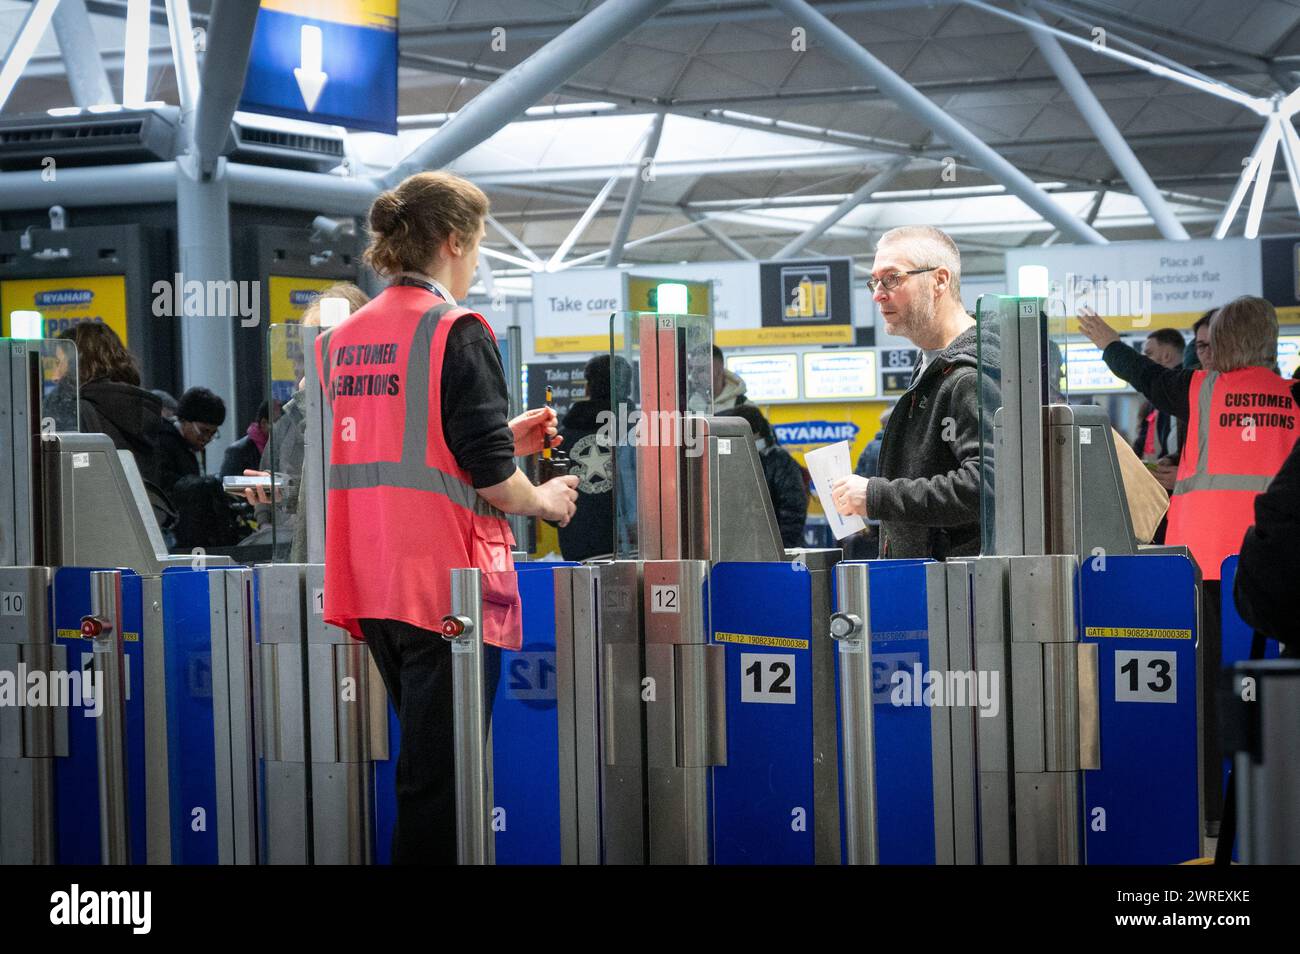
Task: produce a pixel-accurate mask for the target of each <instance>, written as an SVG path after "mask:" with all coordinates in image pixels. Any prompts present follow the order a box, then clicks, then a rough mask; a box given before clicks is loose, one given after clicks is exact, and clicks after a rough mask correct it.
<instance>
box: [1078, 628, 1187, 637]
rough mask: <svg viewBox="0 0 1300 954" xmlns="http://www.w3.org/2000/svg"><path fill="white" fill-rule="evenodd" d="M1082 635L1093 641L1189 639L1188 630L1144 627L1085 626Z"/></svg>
mask: <svg viewBox="0 0 1300 954" xmlns="http://www.w3.org/2000/svg"><path fill="white" fill-rule="evenodd" d="M1083 634H1084V635H1085V636H1089V637H1092V638H1094V639H1104V638H1106V637H1116V638H1119V639H1191V638H1192V631H1191V630H1190V629H1148V628H1146V627H1145V626H1087V627H1085V628H1084V631H1083Z"/></svg>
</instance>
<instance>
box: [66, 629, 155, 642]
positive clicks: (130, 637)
mask: <svg viewBox="0 0 1300 954" xmlns="http://www.w3.org/2000/svg"><path fill="white" fill-rule="evenodd" d="M90 638H91V637H89V636H82V635H81V630H79V629H61V630H59V639H90ZM139 641H140V634H139V633H123V634H122V642H124V643H138V642H139Z"/></svg>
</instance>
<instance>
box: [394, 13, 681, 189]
mask: <svg viewBox="0 0 1300 954" xmlns="http://www.w3.org/2000/svg"><path fill="white" fill-rule="evenodd" d="M669 2H670V0H605V2H604V3H602V4H600V5H599V6H597V7H595V8H593V9H592V11H591V12H590V13H588V14H587V15H586V16H584V17H583V18H582V19H581V20H579V21H578V22H577V23H575V24H573V26H571V27H569V28H568V29H567V30H565V31H564V32H563V33H561V34H560V35H559V36H557V37H556V38H555V39H553V40H551V41H550V42H548V43H547V44H546V45H545V46H543V47H542V48H541V49H540V50H538V51H537V52H536V53H534V54H533V55H532V56H530V57H528V59H526V60H524V61H523V62H522V63H520V64H519V65H518V66H516V67H515V68H514V69H512V70H510V72H508V73H506V74H505V75H504V76H502V77H500V78H499V79H497V80H496V81H495V82H493V83H492V85H490V86H489V87H487V89H485V90H484V91H483V92H482V93H480V94H479V95H478V96H475V97H474V98H473V99H472V100H470V102H469V103H468V104H467V105H466V106H465V107H464V108H463V109H461V110H460V111H459V112H457V113H456V115H455V116H454V117H453V118H452V119H451V120H450V121H449V122H448V123H447V124H446V125H445V126H443V127H442V128H441V129H439V130H438V133H437V135H435V136H432V137H430V138H429V139H427V140H425V141H424V142H423V143H422V144H421V145H420V146H418V147H417V148H416V149H415V150H414V151H412V152H411V153H410V154H409V155H407V156H406V157H405V158H404V159H402V160H401V162H399V163H397V165H395V166H394V167H393V168H392V169H391V170H390V171H389V172H388V174H387V175H386V176H384V185H385V187H386V188H392V187H393V186H395V185H397V183H399V182H401V181H402V180H403V179H405V178H406V177H407V176H409V175H412V174H413V173H416V172H420V171H421V170H424V169H438V168H441V167H442V166H445V165H446V164H447V163H449V162H451V161H452V160H453V159H455V158H456V157H457V156H462V155H464V154H465V153H467V152H469V150H471V149H473V148H474V147H475V146H477V145H478V144H479V143H481V142H483V141H484V140H486V139H488V138H489V137H490V136H492V134H493V133H495V132H496V131H497V130H499V129H501V128H502V127H503V126H505V125H506V124H507V123H509V122H510V121H511V120H513V119H515V118H516V117H517V116H519V114H520V113H522V112H523V111H524V110H525V109H527V108H528V107H529V106H532V105H533V104H534V103H536V102H537V101H538V100H540V99H541V98H542V97H543V96H545V95H547V94H548V93H550V92H552V91H554V90H555V89H556V88H558V87H559V86H560V85H561V84H563V83H564V82H565V81H567V80H568V79H569V78H570V77H572V76H573V74H574V73H577V72H578V71H579V70H581V69H582V68H583V67H584V66H586V65H587V64H589V63H591V62H592V61H593V60H595V59H596V58H597V57H598V56H600V55H601V54H602V53H604V52H605V51H606V50H608V49H609V48H610V47H612V46H613V45H614V44H615V43H617V42H618V41H619V40H621V39H623V37H625V36H627V35H628V34H629V33H631V32H632V31H633V30H635V29H636V28H637V27H639V26H641V25H642V24H644V23H645V22H646V21H647V20H648V19H650V18H651V17H653V16H654V15H655V14H656V13H658V12H659V11H660V10H662V9H663V8H664V7H666V6H668V3H669Z"/></svg>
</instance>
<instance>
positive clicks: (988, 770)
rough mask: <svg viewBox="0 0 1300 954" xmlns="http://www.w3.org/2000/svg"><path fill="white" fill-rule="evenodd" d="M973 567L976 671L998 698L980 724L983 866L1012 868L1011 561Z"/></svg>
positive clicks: (986, 560) (979, 561)
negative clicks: (994, 680)
mask: <svg viewBox="0 0 1300 954" xmlns="http://www.w3.org/2000/svg"><path fill="white" fill-rule="evenodd" d="M967 565H968V566H969V567H970V572H971V602H972V614H971V615H972V618H973V619H974V630H975V631H974V640H975V668H976V671H977V672H979V673H988V674H989V678H990V679H992V678H993V676H994V674H996V676H997V685H996V687H995V689H994V693H993V699H994V703H995V705H996V711H995V712H993V713H988V714H986V713H984V712H981V713H980V717H979V718H977V719H976V720H975V737H976V750H975V751H976V756H977V758H976V765H977V770H978V774H979V836H980V845H979V848H980V863H981V864H986V865H995V864H996V865H1006V864H1011V862H1012V861H1013V860H1014V858H1015V828H1014V825H1013V823H1012V811H1011V810H1012V794H1013V793H1012V774H1011V758H1012V752H1011V719H1012V714H1011V693H1010V685H1009V681H1010V674H1011V673H1010V647H1011V639H1010V617H1009V611H1008V605H1007V585H1008V582H1007V561H1006V558H1004V557H996V556H992V557H978V558H976V559H973V560H970V561H968V564H967Z"/></svg>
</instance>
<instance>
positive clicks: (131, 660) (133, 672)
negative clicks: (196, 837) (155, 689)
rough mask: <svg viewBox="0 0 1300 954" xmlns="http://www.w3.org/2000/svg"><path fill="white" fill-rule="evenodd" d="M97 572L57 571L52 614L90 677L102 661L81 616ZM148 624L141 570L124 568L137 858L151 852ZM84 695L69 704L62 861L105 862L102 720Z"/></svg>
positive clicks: (75, 664) (57, 805)
mask: <svg viewBox="0 0 1300 954" xmlns="http://www.w3.org/2000/svg"><path fill="white" fill-rule="evenodd" d="M92 572H93V570H91V569H87V568H82V567H61V568H59V569H58V570H56V571H55V573H54V594H53V599H52V610H53V612H52V615H51V619H52V620H53V623H54V630H55V634H54V635H55V640H56V642H57V644H58V645H62V646H64V647H65V648H66V650H67V655H68V672H78V673H80V674H81V678H83V679H88V678H90V677H91V673H92V671H93V668H94V667H93V662H92V660H91V656H92V655H93V649H92V643H91V641H90V640H87V639H83V638H82V635H81V619H82V617H83V616H88V615H90V612H91V580H90V574H91V573H92ZM142 624H143V607H142V603H141V581H140V577H138V576H137V575H135V574H134V573H131V572H130V571H128V570H123V571H122V621H121V625H122V633H123V657H124V664H125V667H126V677H127V693H126V695H127V699H126V721H125V733H126V739H125V746H124V748H125V751H126V775H127V778H126V785H127V792H126V796H127V819H128V826H129V829H130V841H131V856H130V857H131V862H132V864H144V863H145V860H146V858H147V857H148V846H147V845H146V843H145V832H146V826H145V778H144V769H145V752H144V650H143V646H142V644H141V640H142V635H141V631H142ZM79 681H80V680H79ZM81 702H82V700H81V698H77V699H75V700H73V705H72V707H71V708H70V709H69V710H68V756H67V757H66V758H60V759H56V760H55V766H54V814H55V821H54V827H55V839H56V847H55V853H56V858H57V859H58V863H59V864H83V865H96V864H99V863H100V850H99V767H98V746H97V743H96V739H95V729H96V724H97V720H96V719H95V718H94V717H92V716H91V715H90V710H89V709H88V708H86V707H83V706H82V705H81Z"/></svg>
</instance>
